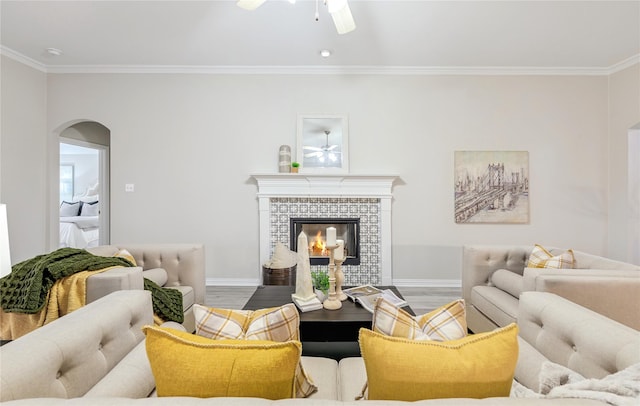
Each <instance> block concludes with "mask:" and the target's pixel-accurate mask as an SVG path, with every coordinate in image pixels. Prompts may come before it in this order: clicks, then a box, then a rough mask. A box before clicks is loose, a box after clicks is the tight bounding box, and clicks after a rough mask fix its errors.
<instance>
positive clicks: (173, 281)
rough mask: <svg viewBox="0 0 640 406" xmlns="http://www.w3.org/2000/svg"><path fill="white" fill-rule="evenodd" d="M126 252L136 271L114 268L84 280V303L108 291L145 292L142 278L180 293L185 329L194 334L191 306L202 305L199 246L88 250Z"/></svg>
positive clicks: (202, 268)
mask: <svg viewBox="0 0 640 406" xmlns="http://www.w3.org/2000/svg"><path fill="white" fill-rule="evenodd" d="M123 249H125V250H127V251H129V253H131V255H133V257H134V258H135V260H136V265H138V267H137V268H134V269H132V268H114V269H110V270H109V271H106V272H103V273H99V274H96V275H92V276H91V277H89V278H88V279H87V303H90V302H92V301H94V300H96V299H98V298H101V297H103V296H105V295H107V294H109V293H111V292H115V291H118V290H128V289H138V290H142V289H144V282H143V278H148V279H150V280H152V281H153V282H155V283H157V284H158V285H160V286H164V287H167V288H172V289H177V290H179V291H180V293H182V306H183V308H184V323H183V325H184V327H185V328H186V329H187V330H188V331H195V319H194V316H193V308H192V307H193V304H194V303H198V304H204V300H205V290H206V286H205V262H204V247H203V246H202V244H118V245H101V246H99V247H95V248H89V249H87V251H89V252H91V253H93V254H96V255H102V256H113V255H114V254H116V253H117V252H118V251H120V250H123Z"/></svg>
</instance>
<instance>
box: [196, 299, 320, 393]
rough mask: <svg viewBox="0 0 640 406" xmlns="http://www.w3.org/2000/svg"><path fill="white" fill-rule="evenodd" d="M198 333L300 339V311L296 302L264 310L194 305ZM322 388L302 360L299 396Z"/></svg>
mask: <svg viewBox="0 0 640 406" xmlns="http://www.w3.org/2000/svg"><path fill="white" fill-rule="evenodd" d="M193 314H194V316H195V319H196V334H197V335H199V336H202V337H207V338H212V339H216V340H223V339H236V340H269V341H276V342H286V341H292V340H295V341H297V340H299V337H300V333H299V328H300V314H299V313H298V310H297V309H296V306H295V305H294V304H293V303H289V304H286V305H284V306H279V307H270V308H267V309H260V310H232V309H216V308H213V307H205V306H201V305H198V304H194V305H193ZM317 390H318V387H317V386H316V385H315V384H314V383H313V380H312V379H311V377H310V376H309V375H308V374H307V372H306V371H305V370H304V368H303V367H302V363H299V365H298V368H297V372H296V397H299V398H304V397H307V396H309V395H311V394H313V393H314V392H316V391H317Z"/></svg>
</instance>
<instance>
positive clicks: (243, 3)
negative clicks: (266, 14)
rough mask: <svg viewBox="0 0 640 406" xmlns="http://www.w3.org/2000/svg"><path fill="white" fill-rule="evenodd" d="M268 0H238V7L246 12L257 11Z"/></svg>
mask: <svg viewBox="0 0 640 406" xmlns="http://www.w3.org/2000/svg"><path fill="white" fill-rule="evenodd" d="M265 1H266V0H238V2H237V3H236V5H237V6H238V7H240V8H243V9H245V10H255V9H257V8H258V7H260V6H261V5H262V3H264V2H265Z"/></svg>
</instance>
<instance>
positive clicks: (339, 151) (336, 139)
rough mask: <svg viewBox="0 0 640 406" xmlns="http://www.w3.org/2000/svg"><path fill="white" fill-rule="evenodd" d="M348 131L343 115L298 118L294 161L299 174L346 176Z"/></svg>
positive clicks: (299, 116) (308, 115) (300, 116)
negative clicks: (337, 174) (341, 174)
mask: <svg viewBox="0 0 640 406" xmlns="http://www.w3.org/2000/svg"><path fill="white" fill-rule="evenodd" d="M348 128H349V125H348V119H347V116H346V115H339V114H300V115H298V139H297V145H296V162H298V163H299V164H300V172H302V173H348V172H349V130H348Z"/></svg>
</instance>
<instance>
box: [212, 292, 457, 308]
mask: <svg viewBox="0 0 640 406" xmlns="http://www.w3.org/2000/svg"><path fill="white" fill-rule="evenodd" d="M255 290H256V287H255V286H207V296H206V298H205V305H207V306H211V307H218V308H224V309H242V307H243V306H244V305H245V303H247V300H249V297H251V295H252V294H253V292H254V291H255ZM398 290H399V291H400V293H401V294H402V296H403V297H404V299H405V300H406V301H407V302H408V303H409V306H411V308H412V309H413V311H414V312H415V313H416V314H424V313H427V312H429V311H431V310H434V309H436V308H438V307H440V306H442V305H445V304H447V303H449V302H452V301H454V300H456V299H459V298H461V297H462V292H461V289H460V288H439V287H415V288H414V287H398Z"/></svg>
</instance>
